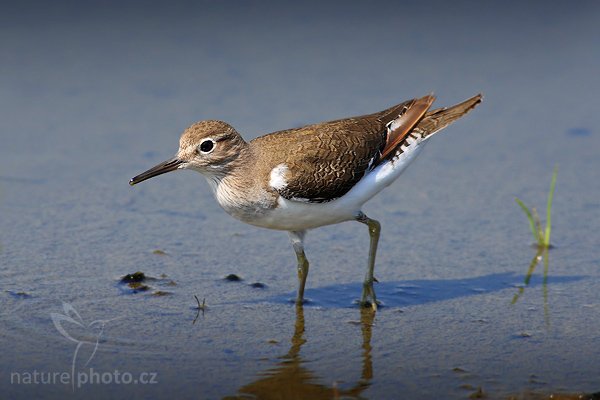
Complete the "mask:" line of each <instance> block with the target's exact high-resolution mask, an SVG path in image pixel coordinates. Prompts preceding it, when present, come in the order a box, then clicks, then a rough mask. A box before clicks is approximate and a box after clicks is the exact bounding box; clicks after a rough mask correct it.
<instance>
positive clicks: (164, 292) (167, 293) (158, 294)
mask: <svg viewBox="0 0 600 400" xmlns="http://www.w3.org/2000/svg"><path fill="white" fill-rule="evenodd" d="M172 294H173V292H167V291H164V290H156V291H154V292H152V296H157V297H160V296H170V295H172Z"/></svg>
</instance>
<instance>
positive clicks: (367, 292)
mask: <svg viewBox="0 0 600 400" xmlns="http://www.w3.org/2000/svg"><path fill="white" fill-rule="evenodd" d="M373 281H375V282H377V280H376V279H375V278H373V279H372V280H366V281H365V282H364V283H363V292H362V296H361V299H360V306H361V307H366V308H372V309H373V311H377V306H378V305H380V304H381V302H379V301H377V296H376V295H375V289H374V288H373Z"/></svg>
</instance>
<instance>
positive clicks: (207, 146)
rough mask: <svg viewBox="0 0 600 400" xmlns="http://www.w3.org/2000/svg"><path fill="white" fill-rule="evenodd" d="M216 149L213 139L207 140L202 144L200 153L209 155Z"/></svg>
mask: <svg viewBox="0 0 600 400" xmlns="http://www.w3.org/2000/svg"><path fill="white" fill-rule="evenodd" d="M214 148H215V142H214V140H212V139H206V140H204V141H203V142H202V143H200V152H201V153H204V154H208V153H210V152H211V151H213V149H214Z"/></svg>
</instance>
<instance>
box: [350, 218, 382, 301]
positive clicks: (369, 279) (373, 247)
mask: <svg viewBox="0 0 600 400" xmlns="http://www.w3.org/2000/svg"><path fill="white" fill-rule="evenodd" d="M356 220H357V221H358V222H360V223H363V224H365V225H367V226H368V227H369V236H370V237H371V241H370V244H369V265H368V269H367V275H366V276H365V281H364V282H363V291H362V297H361V299H360V304H361V306H363V307H368V306H369V305H370V306H371V307H372V308H373V310H377V297H375V289H374V288H373V282H374V281H375V277H374V276H373V271H374V270H375V256H376V255H377V243H378V242H379V233H380V232H381V224H380V223H379V221H376V220H374V219H371V218H369V217H367V216H366V215H365V214H364V213H362V212H360V213H359V214H358V216H357V217H356ZM369 297H370V298H371V302H369V301H368V299H369Z"/></svg>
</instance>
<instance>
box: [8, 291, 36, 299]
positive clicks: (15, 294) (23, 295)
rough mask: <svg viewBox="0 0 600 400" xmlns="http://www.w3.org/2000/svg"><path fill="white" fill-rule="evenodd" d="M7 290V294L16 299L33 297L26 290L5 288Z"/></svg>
mask: <svg viewBox="0 0 600 400" xmlns="http://www.w3.org/2000/svg"><path fill="white" fill-rule="evenodd" d="M7 292H8V294H10V295H11V296H12V297H14V298H17V299H30V298H32V297H33V296H32V295H30V294H29V293H27V292H23V291H20V292H13V291H12V290H7Z"/></svg>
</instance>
